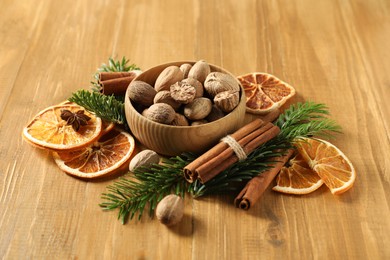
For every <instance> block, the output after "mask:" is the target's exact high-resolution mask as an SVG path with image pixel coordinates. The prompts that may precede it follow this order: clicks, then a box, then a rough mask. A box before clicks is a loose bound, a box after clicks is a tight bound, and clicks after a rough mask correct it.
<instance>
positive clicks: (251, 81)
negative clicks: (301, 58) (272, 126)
mask: <svg viewBox="0 0 390 260" xmlns="http://www.w3.org/2000/svg"><path fill="white" fill-rule="evenodd" d="M237 79H238V81H240V83H241V85H242V86H243V87H244V90H245V95H246V110H247V112H250V113H254V114H267V113H268V112H270V111H272V110H275V109H277V108H280V107H281V106H282V105H283V104H284V103H286V101H287V100H288V99H290V98H291V97H293V96H294V95H295V89H294V88H293V87H292V86H290V85H289V84H287V83H286V82H283V81H281V80H280V79H278V78H277V77H275V76H273V75H271V74H268V73H261V72H254V73H249V74H245V75H241V76H238V77H237Z"/></svg>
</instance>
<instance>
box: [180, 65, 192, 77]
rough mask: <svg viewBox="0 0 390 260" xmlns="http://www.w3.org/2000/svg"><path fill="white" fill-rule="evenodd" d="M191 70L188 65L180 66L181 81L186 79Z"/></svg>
mask: <svg viewBox="0 0 390 260" xmlns="http://www.w3.org/2000/svg"><path fill="white" fill-rule="evenodd" d="M191 68H192V65H191V64H189V63H184V64H182V65H181V66H180V70H181V71H182V72H183V79H186V78H187V77H188V73H189V72H190V69H191Z"/></svg>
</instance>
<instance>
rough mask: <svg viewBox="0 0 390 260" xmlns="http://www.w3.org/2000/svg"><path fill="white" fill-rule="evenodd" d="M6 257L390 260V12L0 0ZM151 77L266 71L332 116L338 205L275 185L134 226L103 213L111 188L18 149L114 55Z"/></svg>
mask: <svg viewBox="0 0 390 260" xmlns="http://www.w3.org/2000/svg"><path fill="white" fill-rule="evenodd" d="M0 6H1V8H0V39H1V41H0V57H1V59H0V84H1V87H0V144H1V145H0V155H1V158H2V159H1V160H0V258H4V259H24V258H27V259H31V258H32V259H53V258H56V259H69V258H71V259H73V258H75V259H86V258H87V259H88V258H89V259H172V258H175V257H176V258H177V256H180V258H181V259H263V258H264V259H280V258H284V259H313V258H314V259H332V258H336V259H388V258H390V247H389V246H388V245H389V244H390V235H389V234H390V221H389V219H390V210H389V206H390V195H389V194H390V193H389V190H390V160H389V158H390V120H389V118H390V102H389V101H388V100H389V98H390V74H389V68H390V51H389V48H388V47H387V45H388V42H389V41H390V34H389V31H390V18H389V17H390V2H389V1H386V0H368V1H367V0H366V1H363V0H346V1H336V0H330V1H316V2H315V3H314V2H313V1H309V0H300V1H287V0H275V1H262V0H258V1H233V0H229V1H215V0H211V1H195V0H194V1H178V0H169V1H157V0H148V1H124V0H122V1H90V0H86V1H72V2H71V1H67V0H65V1H50V0H42V1H38V2H36V1H28V0H22V1H10V0H0ZM123 55H125V56H126V57H128V58H130V59H131V62H135V63H136V64H137V65H138V66H140V67H141V68H143V69H147V68H150V67H153V66H156V65H158V64H162V63H165V62H171V61H177V60H199V59H205V60H207V61H208V62H210V63H212V64H216V65H219V66H221V67H223V68H225V69H227V70H228V71H230V72H232V73H233V74H235V75H241V74H245V73H249V72H255V71H259V72H261V71H263V72H268V73H271V74H274V75H275V76H277V77H278V78H280V79H281V80H283V81H285V82H288V83H289V84H291V85H292V86H294V87H295V88H296V90H297V92H298V95H297V96H296V98H295V101H302V100H312V101H316V102H322V103H325V104H327V105H328V106H329V109H330V111H331V113H332V118H334V119H335V120H336V121H337V122H339V123H340V125H341V126H342V127H343V130H344V134H342V135H339V136H337V138H336V139H335V140H334V141H332V143H334V144H335V145H336V146H338V147H339V148H340V149H341V150H342V151H343V152H344V153H345V154H346V155H347V156H348V157H349V159H350V160H351V161H352V162H353V163H354V166H355V168H356V170H357V174H358V176H357V180H356V183H355V185H354V187H353V188H352V189H351V190H350V191H348V192H347V193H345V194H343V195H341V196H333V195H332V194H331V193H330V192H329V191H328V190H327V189H326V188H325V187H322V188H320V189H319V190H317V191H316V192H314V193H312V194H310V195H307V196H303V197H296V196H286V195H281V194H278V193H275V192H273V191H271V190H270V189H268V190H267V191H266V192H265V194H264V195H263V197H262V198H261V199H260V201H259V202H258V203H257V204H256V205H255V206H254V207H253V208H251V210H250V211H248V212H243V211H241V210H237V209H236V208H235V207H234V205H233V199H234V196H235V195H236V194H230V195H224V196H222V195H220V196H209V197H205V198H201V199H197V200H195V199H192V198H190V197H187V198H186V200H185V217H184V220H183V222H182V223H181V224H180V225H179V226H177V227H174V228H172V229H167V228H166V227H165V226H163V225H160V224H159V223H158V222H157V221H156V220H153V219H152V220H151V219H149V218H148V217H144V218H143V219H142V220H141V221H139V222H137V221H132V222H130V223H128V224H126V225H122V224H120V222H119V221H117V220H116V214H117V212H102V211H101V209H100V208H99V207H98V203H100V202H101V201H100V194H101V193H102V192H104V191H105V187H106V186H107V185H109V184H111V183H112V182H113V179H112V178H111V179H105V180H101V181H90V182H85V181H80V180H77V179H74V178H72V177H69V176H67V175H65V174H63V173H62V172H60V170H58V168H57V166H56V165H55V163H54V162H53V160H52V158H51V155H50V154H49V153H48V152H47V151H41V150H38V149H35V148H33V147H31V146H29V145H28V144H26V143H25V142H23V141H22V138H21V136H20V134H21V130H22V128H23V127H24V125H25V124H27V122H28V121H29V119H30V118H31V117H32V116H33V115H34V114H36V113H37V112H39V111H40V110H41V109H43V108H45V107H47V106H49V105H53V104H57V103H59V102H61V101H63V100H65V99H67V98H68V97H69V96H70V94H71V93H72V92H73V91H76V90H78V89H80V88H89V82H90V81H91V80H92V74H93V73H94V71H95V70H96V68H97V67H98V66H99V65H100V64H101V63H103V62H106V61H107V59H108V57H110V56H113V57H117V58H120V57H122V56H123Z"/></svg>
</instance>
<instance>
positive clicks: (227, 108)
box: [214, 90, 240, 113]
mask: <svg viewBox="0 0 390 260" xmlns="http://www.w3.org/2000/svg"><path fill="white" fill-rule="evenodd" d="M239 101H240V96H239V92H238V91H234V90H228V91H223V92H220V93H218V94H217V95H216V96H215V97H214V103H215V105H216V106H217V107H219V108H220V109H221V110H222V111H223V112H226V113H229V112H231V111H233V109H234V108H236V106H237V105H238V103H239Z"/></svg>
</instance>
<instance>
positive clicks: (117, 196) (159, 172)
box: [100, 154, 195, 223]
mask: <svg viewBox="0 0 390 260" xmlns="http://www.w3.org/2000/svg"><path fill="white" fill-rule="evenodd" d="M194 159H195V157H194V156H193V155H191V154H183V155H182V156H181V157H179V156H178V157H172V158H170V159H166V160H164V161H163V163H162V164H154V165H152V166H151V167H149V168H146V167H140V168H137V169H136V170H135V171H134V175H133V176H130V177H129V178H120V179H119V180H118V181H116V182H114V183H113V184H112V185H110V186H108V187H107V190H108V193H103V194H102V199H103V200H105V202H103V203H101V204H100V207H102V208H103V209H104V210H112V209H116V208H119V214H118V218H119V219H121V221H122V223H125V222H126V220H127V219H128V218H129V219H133V218H134V216H136V215H138V219H141V217H142V215H143V211H144V210H145V208H146V206H149V216H150V217H152V216H153V212H154V210H155V208H156V206H157V203H158V202H159V201H160V200H162V199H163V198H164V196H166V195H169V194H172V193H175V194H177V195H180V196H182V197H184V194H185V192H186V191H187V190H188V187H187V186H188V183H187V181H186V180H185V179H184V178H183V174H182V169H183V167H185V165H187V164H188V163H189V162H190V161H192V160H194Z"/></svg>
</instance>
